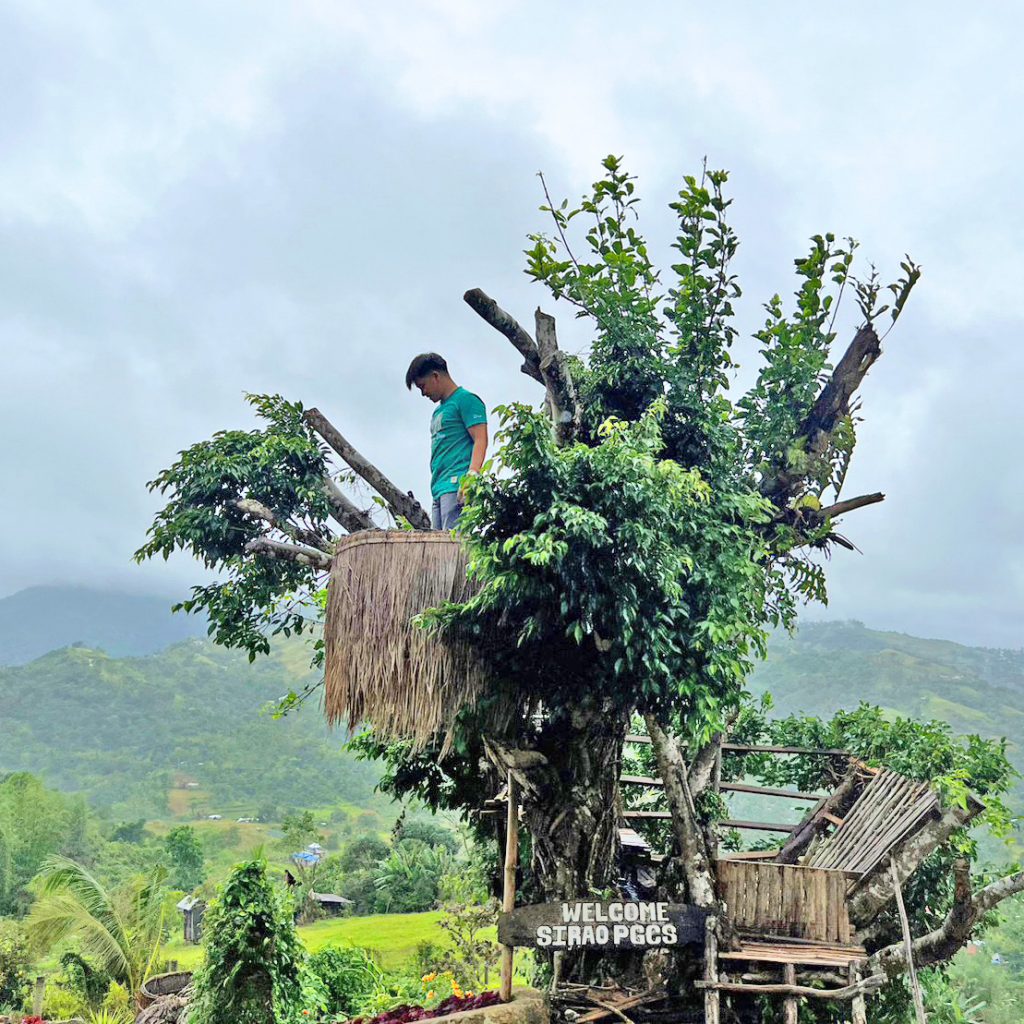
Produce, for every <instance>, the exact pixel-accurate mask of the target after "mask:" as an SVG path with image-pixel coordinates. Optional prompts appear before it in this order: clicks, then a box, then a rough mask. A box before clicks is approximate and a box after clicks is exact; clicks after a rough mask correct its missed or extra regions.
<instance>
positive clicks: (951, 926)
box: [870, 860, 1024, 978]
mask: <svg viewBox="0 0 1024 1024" xmlns="http://www.w3.org/2000/svg"><path fill="white" fill-rule="evenodd" d="M953 872H954V876H955V881H956V888H955V896H954V898H953V906H952V908H951V909H950V911H949V913H948V914H947V915H946V917H945V920H944V921H943V922H942V924H940V925H939V926H938V928H935V929H933V930H932V931H930V932H928V933H927V934H926V935H922V936H921V937H920V938H918V939H915V940H914V942H913V943H912V945H911V953H912V956H913V958H914V963H915V964H917V966H918V967H927V966H929V965H930V964H938V963H944V962H945V961H947V960H949V959H950V958H951V957H952V956H953V955H954V954H955V953H956V952H957V951H958V950H959V949H961V948H962V947H963V946H964V944H965V943H966V942H967V940H968V939H969V938H970V937H971V932H972V931H973V930H974V926H975V925H976V924H977V923H978V921H979V920H980V919H981V918H982V917H984V915H985V914H987V913H989V911H991V910H993V909H994V908H995V907H996V906H998V905H999V904H1000V903H1002V901H1003V900H1005V899H1008V898H1009V897H1010V896H1014V895H1016V894H1017V893H1019V892H1024V871H1018V872H1016V873H1015V874H1012V875H1007V876H1006V877H1005V878H1000V879H999V880H998V881H995V882H992V884H991V885H986V886H985V888H984V889H981V890H980V891H979V892H977V893H974V894H973V895H972V894H971V876H970V866H969V865H968V863H967V861H966V860H958V861H957V862H956V863H955V864H954V866H953ZM870 964H871V967H872V968H873V969H874V970H877V971H881V972H882V973H884V974H886V975H887V976H888V977H890V978H891V977H894V976H896V975H898V974H902V973H903V972H904V971H905V970H906V969H907V953H906V947H905V946H904V944H903V942H902V941H900V942H894V943H893V944H892V945H891V946H885V947H883V948H882V949H880V950H878V951H877V952H876V953H874V954H873V955H872V957H871V961H870Z"/></svg>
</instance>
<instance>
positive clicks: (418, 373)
mask: <svg viewBox="0 0 1024 1024" xmlns="http://www.w3.org/2000/svg"><path fill="white" fill-rule="evenodd" d="M435 370H436V371H437V372H438V373H447V372H448V364H447V363H446V362H445V361H444V356H439V355H438V354H437V353H436V352H422V353H420V355H418V356H417V357H416V358H415V359H414V360H413V361H412V362H411V363H410V364H409V369H408V370H406V371H405V386H406V387H407V388H408V389H409V390H410V391H411V390H412V386H413V384H415V383H416V381H418V380H421V379H422V378H424V377H426V376H427V374H428V373H433V372H434V371H435Z"/></svg>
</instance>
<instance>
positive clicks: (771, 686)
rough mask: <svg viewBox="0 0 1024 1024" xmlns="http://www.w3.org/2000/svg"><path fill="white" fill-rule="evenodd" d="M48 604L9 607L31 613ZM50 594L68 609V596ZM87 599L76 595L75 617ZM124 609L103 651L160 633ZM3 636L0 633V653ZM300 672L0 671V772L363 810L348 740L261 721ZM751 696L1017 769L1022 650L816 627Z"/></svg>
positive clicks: (197, 655)
mask: <svg viewBox="0 0 1024 1024" xmlns="http://www.w3.org/2000/svg"><path fill="white" fill-rule="evenodd" d="M43 593H44V591H43V588H38V589H37V590H34V591H23V592H22V594H21V595H16V597H18V598H20V599H21V600H22V601H25V600H26V597H25V595H30V596H32V598H33V600H37V599H40V598H41V596H42V595H43ZM57 593H58V595H59V596H60V600H63V599H64V598H65V597H67V595H68V594H71V593H72V592H70V591H64V590H61V591H59V592H57ZM94 599H95V595H86V596H84V597H83V592H78V601H79V604H81V602H82V601H86V603H88V602H89V601H93V600H94ZM13 600H14V599H13V598H11V599H8V602H11V601H13ZM119 600H124V601H127V602H128V603H129V605H130V603H131V602H133V601H134V602H138V605H137V607H135V609H134V611H132V612H131V613H130V614H128V613H125V614H124V621H123V622H122V623H121V624H120V625H119V626H118V630H119V631H120V633H119V632H118V631H117V630H113V628H112V627H110V628H108V631H107V634H106V635H107V637H108V638H113V637H115V636H118V635H119V636H120V640H119V641H117V642H118V643H121V644H127V643H128V631H130V629H131V628H133V627H132V624H133V623H147V622H148V623H150V624H153V623H156V622H157V621H162V620H159V619H158V617H157V616H155V615H153V614H152V612H153V609H154V607H155V604H156V602H158V601H159V599H155V598H153V599H146V598H121V599H119ZM3 605H4V602H0V608H2V607H3ZM7 607H8V608H9V607H11V605H10V604H9V603H8V605H7ZM23 607H27V605H23ZM59 607H60V605H59V601H58V605H56V606H55V608H59ZM106 607H107V611H108V613H109V611H110V606H106ZM118 607H120V605H119V606H118ZM161 607H164V608H165V606H164V605H163V604H162V603H161ZM101 610H102V609H101ZM50 611H51V612H52V613H53V614H50V615H49V617H48V621H49V622H50V624H51V627H52V630H53V633H52V635H54V636H60V637H62V638H66V637H67V635H68V630H69V629H73V627H69V626H68V625H67V622H62V623H61V624H60V626H59V629H58V623H59V622H61V620H60V616H59V615H58V614H56V612H55V610H54V609H51V610H50ZM122 611H123V609H122ZM76 614H79V615H82V614H84V613H83V612H82V610H81V608H79V612H78V613H76ZM166 619H167V620H169V621H171V622H172V623H173V622H174V618H172V617H171V616H170V615H166ZM46 621H47V619H46V618H44V619H40V620H38V621H33V622H32V623H30V624H31V631H30V632H33V635H34V636H35V637H36V639H35V640H34V641H33V642H34V643H36V644H41V643H45V642H46V641H45V640H43V639H41V637H43V636H44V635H45V634H44V632H43V627H44V625H45V622H46ZM74 621H78V622H81V621H84V619H82V618H81V617H80V618H78V619H76V620H74ZM97 621H98V620H97ZM186 621H188V620H186ZM0 625H2V620H0ZM165 625H166V623H165ZM161 628H163V627H161ZM11 635H12V634H11V632H10V631H9V632H8V633H7V634H4V632H3V630H2V629H0V641H2V640H3V638H4V637H5V636H6V637H8V639H9V638H10V636H11ZM158 637H159V630H157V629H155V628H154V629H153V630H151V631H150V632H148V633H147V632H146V631H145V630H140V633H139V635H138V636H136V637H135V638H134V639H133V640H132V641H131V642H132V643H135V644H137V645H139V646H143V647H144V646H145V645H147V644H152V643H156V642H158ZM76 639H77V637H76ZM110 646H111V648H115V647H116V644H115V643H111V644H110ZM9 649H10V647H8V650H9ZM308 657H309V652H308V648H307V647H306V646H305V645H304V644H303V643H301V642H298V641H291V642H286V643H284V644H282V645H280V646H279V647H278V648H277V650H276V652H275V654H274V656H273V657H271V658H262V659H258V660H257V661H256V662H254V663H253V664H251V665H250V664H249V663H248V661H247V660H246V659H245V657H244V656H243V655H240V654H238V653H235V652H230V651H224V650H221V649H219V648H217V647H215V646H214V645H213V644H212V643H210V642H209V641H208V640H206V639H202V640H199V639H192V640H187V641H185V642H183V643H179V644H176V645H174V646H172V647H169V648H167V649H166V650H162V651H160V652H159V653H154V654H148V655H146V656H144V657H115V656H113V653H103V652H102V651H99V650H95V649H92V648H89V647H69V648H64V649H61V650H52V651H50V653H47V654H45V655H44V656H42V657H40V658H37V659H36V660H35V661H32V662H30V663H29V664H25V665H16V666H9V667H7V668H0V708H2V709H3V713H2V720H3V729H2V730H0V772H3V771H12V770H21V771H30V772H33V773H35V774H38V775H40V776H42V777H43V778H44V779H45V781H46V782H47V783H48V784H50V785H53V786H56V787H58V788H60V789H63V790H69V791H79V792H83V793H85V794H86V795H87V796H88V797H89V799H90V801H91V802H92V803H93V804H94V805H96V806H98V807H107V808H109V809H110V811H111V813H115V814H118V815H120V816H122V817H129V816H131V815H132V814H135V815H138V816H141V815H146V816H153V815H159V814H161V813H164V812H166V810H167V805H168V798H169V794H170V798H171V800H172V802H173V803H174V807H173V809H174V810H175V811H176V812H177V813H179V814H180V813H183V811H184V807H185V805H186V804H188V805H191V806H193V807H195V806H196V805H197V804H198V805H201V807H202V809H203V811H204V813H222V812H224V813H231V814H237V815H239V816H243V815H244V816H255V815H256V814H258V813H259V812H260V810H261V809H267V808H277V809H279V810H284V809H286V808H289V807H296V808H297V807H317V806H324V807H326V806H329V805H335V804H337V803H339V802H342V801H343V802H346V803H348V804H350V805H352V806H355V807H365V806H367V804H368V802H369V801H371V800H372V791H373V787H374V785H375V783H376V780H377V770H376V768H375V766H374V765H371V764H364V763H361V762H357V761H355V759H354V758H353V757H352V756H351V755H350V754H348V753H346V752H344V751H343V750H342V749H341V746H342V742H343V737H342V736H340V735H339V734H337V733H331V732H330V731H329V730H328V729H327V727H326V726H325V725H324V722H323V717H322V715H321V713H320V711H319V709H318V708H317V707H315V706H307V707H304V708H302V709H300V710H299V711H298V712H297V713H292V714H290V715H288V716H287V717H286V718H284V719H277V720H275V719H274V718H272V717H271V716H270V715H269V714H268V713H267V711H266V705H267V703H268V702H270V701H273V700H275V699H277V698H279V697H280V696H282V695H283V694H284V693H286V692H288V691H289V690H291V689H298V688H300V687H301V686H302V685H303V684H304V683H305V682H306V681H307V680H308V679H309V678H310V676H309V672H308ZM752 686H753V689H754V690H755V691H764V690H768V691H770V692H771V693H772V695H773V697H774V699H775V708H776V714H786V713H788V711H790V710H797V709H799V710H801V711H804V712H808V713H811V714H817V715H829V714H831V713H832V712H834V711H835V710H837V709H838V708H852V707H855V706H856V705H857V704H858V703H859V702H860V701H869V702H871V703H876V704H880V705H882V706H883V707H885V708H887V709H891V710H892V711H893V712H896V713H899V714H903V715H910V716H913V717H916V718H941V719H944V720H945V721H948V722H949V723H950V724H951V725H952V727H953V728H954V729H955V730H956V731H957V732H963V733H978V734H979V735H982V736H985V737H995V736H1007V737H1009V739H1010V740H1011V747H1010V754H1011V757H1012V758H1013V759H1014V760H1015V763H1016V764H1017V767H1018V768H1019V769H1021V770H1024V751H1022V750H1021V747H1020V746H1019V740H1020V737H1021V735H1022V734H1024V652H1022V651H999V650H987V649H982V648H973V647H965V646H963V645H960V644H955V643H951V642H949V641H945V640H926V639H921V638H919V637H912V636H907V635H905V634H901V633H891V632H882V631H878V630H873V629H868V628H867V627H865V626H864V625H862V624H861V623H856V622H831V623H813V622H812V623H806V624H804V625H803V626H802V628H801V629H800V632H799V633H798V634H797V635H796V636H794V637H789V636H787V635H785V634H779V635H777V636H775V637H774V638H773V640H772V642H771V644H770V654H769V657H768V660H767V661H766V662H765V663H763V664H762V665H759V666H758V667H757V669H756V671H755V672H754V675H753V680H752Z"/></svg>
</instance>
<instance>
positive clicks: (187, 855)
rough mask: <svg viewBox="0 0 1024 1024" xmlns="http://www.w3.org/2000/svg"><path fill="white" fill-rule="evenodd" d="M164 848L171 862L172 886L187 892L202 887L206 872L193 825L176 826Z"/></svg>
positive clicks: (201, 849) (168, 834) (168, 835)
mask: <svg viewBox="0 0 1024 1024" xmlns="http://www.w3.org/2000/svg"><path fill="white" fill-rule="evenodd" d="M164 846H165V847H166V849H167V856H168V857H169V858H170V861H171V875H170V879H169V882H170V884H171V885H172V886H174V887H175V888H176V889H184V890H185V891H186V892H191V891H192V890H193V889H196V888H198V887H199V886H200V885H202V884H203V879H204V878H205V877H206V870H205V865H204V858H203V847H202V844H201V843H200V842H199V836H198V835H196V830H195V829H194V828H193V827H192V826H191V825H176V826H175V827H174V828H172V829H171V831H170V832H168V833H167V836H166V837H165V839H164Z"/></svg>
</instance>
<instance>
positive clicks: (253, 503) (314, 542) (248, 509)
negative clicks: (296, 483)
mask: <svg viewBox="0 0 1024 1024" xmlns="http://www.w3.org/2000/svg"><path fill="white" fill-rule="evenodd" d="M232 504H233V505H234V506H235V508H237V509H238V510H239V511H240V512H245V513H246V514H247V515H250V516H255V517H256V518H257V519H262V520H263V521H264V522H265V523H268V524H269V525H270V526H272V527H273V528H274V529H275V530H280V531H281V533H283V534H285V535H287V536H288V537H291V539H292V540H294V541H298V542H299V543H300V544H305V545H306V546H307V547H311V548H316V549H317V550H318V551H323V552H324V553H325V554H328V555H329V554H330V553H331V548H330V542H329V541H328V540H327V539H326V538H324V537H321V536H320V534H318V533H314V532H313V531H312V530H306V529H304V528H303V527H301V526H293V525H292V524H291V523H289V522H287V521H286V520H282V519H280V518H279V517H278V515H277V514H276V513H275V512H274V511H273V510H272V509H269V508H267V506H266V505H264V504H263V502H261V501H257V500H256V499H255V498H240V499H239V500H238V501H235V502H232Z"/></svg>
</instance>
